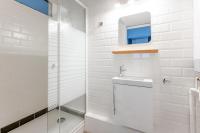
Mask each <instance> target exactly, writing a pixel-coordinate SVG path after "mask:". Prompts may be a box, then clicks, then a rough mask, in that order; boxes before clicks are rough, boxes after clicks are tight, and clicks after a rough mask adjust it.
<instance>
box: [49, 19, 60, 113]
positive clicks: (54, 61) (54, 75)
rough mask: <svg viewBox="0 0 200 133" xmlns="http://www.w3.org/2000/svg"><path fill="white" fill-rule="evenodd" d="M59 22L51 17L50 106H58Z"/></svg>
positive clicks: (50, 108)
mask: <svg viewBox="0 0 200 133" xmlns="http://www.w3.org/2000/svg"><path fill="white" fill-rule="evenodd" d="M58 37H59V36H58V22H57V21H55V20H53V19H49V37H48V43H49V44H48V46H49V47H48V108H49V110H52V109H54V108H56V107H57V106H58V68H57V67H58V54H57V52H58Z"/></svg>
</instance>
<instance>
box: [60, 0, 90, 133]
mask: <svg viewBox="0 0 200 133" xmlns="http://www.w3.org/2000/svg"><path fill="white" fill-rule="evenodd" d="M59 9H60V10H59V21H60V22H59V47H58V53H59V56H58V57H59V59H58V64H59V69H58V74H59V78H58V83H59V85H58V86H59V97H58V98H59V117H60V119H59V124H60V133H76V132H83V127H84V115H85V110H86V108H85V107H86V95H85V94H86V9H85V8H84V7H83V6H82V4H81V3H80V2H78V1H76V0H60V8H59Z"/></svg>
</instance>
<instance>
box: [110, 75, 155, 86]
mask: <svg viewBox="0 0 200 133" xmlns="http://www.w3.org/2000/svg"><path fill="white" fill-rule="evenodd" d="M112 82H113V84H121V85H129V86H141V87H149V88H152V87H153V80H152V79H147V78H138V77H113V78H112Z"/></svg>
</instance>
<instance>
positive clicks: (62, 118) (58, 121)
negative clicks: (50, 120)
mask: <svg viewBox="0 0 200 133" xmlns="http://www.w3.org/2000/svg"><path fill="white" fill-rule="evenodd" d="M65 120H66V119H65V118H64V117H61V118H59V119H58V120H57V123H63V122H64V121H65Z"/></svg>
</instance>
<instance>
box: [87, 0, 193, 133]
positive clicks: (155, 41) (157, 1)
mask: <svg viewBox="0 0 200 133" xmlns="http://www.w3.org/2000/svg"><path fill="white" fill-rule="evenodd" d="M114 4H115V3H114V2H113V3H112V2H111V4H108V3H106V2H105V3H104V2H101V1H100V2H99V3H98V2H97V3H96V4H92V5H90V6H89V24H88V25H89V44H88V57H89V59H88V60H89V62H88V76H89V77H88V112H90V113H94V114H98V115H102V116H105V117H108V118H112V116H113V111H112V106H113V105H112V80H111V78H112V77H114V76H118V73H119V72H118V68H117V67H118V66H117V65H116V64H115V62H116V61H117V62H118V65H120V64H125V66H126V67H127V69H128V72H127V73H126V74H129V75H132V76H133V75H135V76H146V77H151V78H153V79H155V80H154V81H156V82H157V84H155V86H156V87H155V98H154V99H155V104H156V105H155V133H189V105H188V104H189V103H188V89H189V88H191V87H194V71H193V55H192V51H193V50H192V49H193V39H192V32H193V31H192V28H193V21H192V18H193V17H192V16H193V14H192V9H193V3H192V0H167V1H166V0H148V1H147V0H141V1H136V2H134V3H133V4H132V5H127V6H125V7H121V8H119V9H116V8H114ZM143 11H149V12H150V13H151V15H152V18H151V19H152V41H151V47H153V48H158V49H159V54H158V55H149V56H148V55H147V57H146V58H145V57H143V56H140V55H135V56H131V55H128V56H122V57H115V56H113V55H112V49H115V48H117V47H119V45H118V19H119V18H120V17H122V16H127V15H130V14H134V13H138V12H143ZM99 22H103V26H99V25H98V24H99ZM147 47H148V46H147ZM137 56H138V57H137ZM148 60H150V61H148ZM158 61H159V62H160V63H158ZM113 62H114V63H113ZM152 62H153V63H152ZM159 64H160V66H159ZM156 65H157V66H156ZM155 66H156V69H157V71H158V72H156V69H155V68H154V67H155ZM153 68H154V69H153ZM152 70H153V71H152ZM159 72H160V75H161V77H159V76H158V75H159V74H158V73H159ZM155 75H157V76H155ZM164 77H166V78H168V79H169V80H170V82H168V83H166V84H162V78H164Z"/></svg>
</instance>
